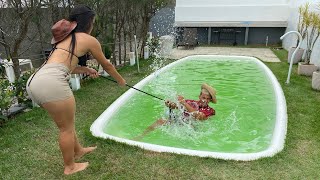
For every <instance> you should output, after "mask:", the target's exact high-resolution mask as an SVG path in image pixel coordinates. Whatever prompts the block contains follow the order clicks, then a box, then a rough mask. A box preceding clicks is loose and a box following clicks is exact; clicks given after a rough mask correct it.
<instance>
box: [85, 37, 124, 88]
mask: <svg viewBox="0 0 320 180" xmlns="http://www.w3.org/2000/svg"><path fill="white" fill-rule="evenodd" d="M88 47H89V51H90V52H91V54H92V55H93V57H94V58H95V59H96V60H97V61H98V63H99V64H101V66H102V67H103V69H104V70H105V71H107V73H108V74H109V75H110V76H112V77H113V78H114V79H116V80H117V82H118V84H119V85H122V86H124V85H125V84H126V81H125V80H124V79H123V77H122V76H121V75H120V74H119V73H118V71H117V70H116V68H115V67H114V66H113V65H112V64H111V63H110V62H109V61H108V60H107V58H106V57H105V56H104V54H103V52H102V49H101V45H100V43H99V41H98V40H97V39H96V38H94V37H92V36H90V40H89V41H88Z"/></svg>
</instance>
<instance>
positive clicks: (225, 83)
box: [104, 59, 276, 153]
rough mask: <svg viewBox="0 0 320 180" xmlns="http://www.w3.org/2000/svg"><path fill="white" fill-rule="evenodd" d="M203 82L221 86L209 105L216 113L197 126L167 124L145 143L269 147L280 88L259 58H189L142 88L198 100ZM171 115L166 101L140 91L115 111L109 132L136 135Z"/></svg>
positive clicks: (128, 136) (186, 146)
mask: <svg viewBox="0 0 320 180" xmlns="http://www.w3.org/2000/svg"><path fill="white" fill-rule="evenodd" d="M203 82H205V83H207V84H209V85H212V86H214V87H215V88H216V90H217V100H218V103H217V104H213V103H210V106H211V107H213V108H214V109H215V110H216V115H215V116H213V117H211V118H209V119H208V120H207V121H204V122H192V125H189V124H180V125H179V124H174V125H171V126H162V127H159V128H157V129H156V130H154V131H152V132H151V133H149V134H147V135H146V136H144V138H143V139H141V140H140V141H141V142H146V143H151V144H157V145H163V146H170V147H178V148H184V149H193V150H205V151H214V152H234V153H235V152H239V153H241V152H243V153H252V152H259V151H262V150H265V149H267V148H268V146H269V145H270V142H271V138H272V133H273V129H274V125H275V117H276V101H275V92H274V90H273V88H272V84H271V81H270V80H269V79H268V78H267V76H266V74H265V72H264V71H263V69H261V67H259V66H258V65H257V64H256V63H255V62H254V61H251V60H243V59H241V61H238V60H228V59H224V60H206V59H194V60H191V61H185V62H183V63H181V64H179V65H178V66H175V67H173V68H171V69H170V70H168V71H165V72H162V73H161V74H157V75H156V77H155V78H154V79H153V80H152V81H150V82H149V83H147V84H146V85H145V86H144V87H143V88H141V89H142V90H143V91H146V92H149V93H151V94H154V95H156V96H158V97H161V98H163V99H171V100H173V101H175V100H176V99H175V98H176V96H177V95H178V94H180V95H183V96H184V97H185V98H186V99H195V100H197V99H198V96H199V92H200V86H201V84H202V83H203ZM176 111H177V110H176ZM176 113H177V114H179V112H176ZM167 114H168V108H167V107H166V106H165V105H164V103H163V102H162V101H160V100H157V99H155V98H152V97H150V96H148V95H145V94H143V93H140V92H137V93H135V94H134V95H133V97H131V98H130V99H128V101H127V102H126V103H125V105H123V106H121V107H120V108H119V109H118V110H117V112H115V113H114V115H113V116H112V117H111V120H110V121H109V122H108V124H107V126H106V127H105V129H104V132H105V133H106V134H110V135H113V136H116V137H121V138H125V139H133V138H134V137H136V136H138V135H140V134H141V133H142V132H143V131H144V130H145V129H146V128H147V127H148V126H149V125H151V124H152V123H153V122H155V121H156V120H157V119H159V118H167V116H168V115H167Z"/></svg>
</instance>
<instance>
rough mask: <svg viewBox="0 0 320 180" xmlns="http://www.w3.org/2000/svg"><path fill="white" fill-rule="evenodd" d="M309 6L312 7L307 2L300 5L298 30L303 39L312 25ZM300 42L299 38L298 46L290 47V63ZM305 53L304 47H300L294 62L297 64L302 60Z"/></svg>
mask: <svg viewBox="0 0 320 180" xmlns="http://www.w3.org/2000/svg"><path fill="white" fill-rule="evenodd" d="M309 7H310V4H309V3H306V4H305V5H303V6H300V7H299V19H298V27H297V30H298V32H299V33H300V34H301V36H302V39H304V38H305V37H306V35H307V30H308V27H309V26H310V20H309V18H308V13H309ZM299 43H300V41H299V38H298V39H297V43H296V46H295V47H291V48H290V49H289V52H288V63H290V61H291V57H292V54H293V52H294V51H295V50H296V48H297V47H298V44H299ZM303 54H304V49H303V48H301V47H300V48H299V49H298V51H297V53H296V55H295V57H293V64H297V63H298V62H300V61H301V60H302V56H303Z"/></svg>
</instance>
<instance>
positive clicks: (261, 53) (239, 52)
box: [169, 47, 280, 62]
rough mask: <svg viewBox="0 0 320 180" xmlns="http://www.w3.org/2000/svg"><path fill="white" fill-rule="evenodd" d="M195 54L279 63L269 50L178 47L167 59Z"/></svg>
mask: <svg viewBox="0 0 320 180" xmlns="http://www.w3.org/2000/svg"><path fill="white" fill-rule="evenodd" d="M197 54H202V55H206V54H210V55H234V56H252V57H256V58H258V59H260V60H262V61H264V62H280V60H279V58H278V57H277V56H276V55H275V54H274V53H273V52H272V51H271V50H270V49H269V48H237V47H195V48H194V49H185V48H184V47H179V49H177V48H174V49H173V50H172V53H171V55H170V56H169V57H170V58H172V59H181V58H183V57H186V56H190V55H197Z"/></svg>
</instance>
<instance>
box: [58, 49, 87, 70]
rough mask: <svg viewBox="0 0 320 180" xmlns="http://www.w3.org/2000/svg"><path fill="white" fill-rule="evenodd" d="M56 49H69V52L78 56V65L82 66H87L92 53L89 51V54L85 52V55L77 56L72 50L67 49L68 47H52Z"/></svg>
mask: <svg viewBox="0 0 320 180" xmlns="http://www.w3.org/2000/svg"><path fill="white" fill-rule="evenodd" d="M56 49H61V50H64V51H67V52H68V53H70V54H72V55H73V56H75V57H77V58H78V60H79V62H78V65H80V66H87V61H88V60H89V58H90V54H89V53H87V54H85V55H83V56H80V57H78V56H76V55H75V54H73V53H72V52H70V51H69V50H67V49H63V48H57V47H55V46H54V47H53V48H52V51H54V50H56Z"/></svg>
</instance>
